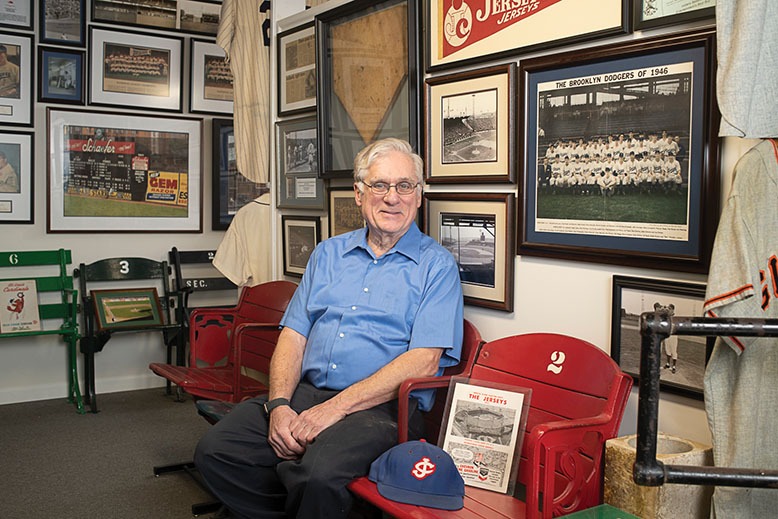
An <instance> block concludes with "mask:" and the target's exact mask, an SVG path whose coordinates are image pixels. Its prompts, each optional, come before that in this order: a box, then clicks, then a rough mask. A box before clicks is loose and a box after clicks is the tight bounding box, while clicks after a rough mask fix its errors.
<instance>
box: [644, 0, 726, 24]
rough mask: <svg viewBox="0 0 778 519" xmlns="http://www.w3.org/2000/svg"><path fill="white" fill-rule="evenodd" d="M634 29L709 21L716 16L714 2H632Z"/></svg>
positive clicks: (678, 0) (682, 0) (708, 0)
mask: <svg viewBox="0 0 778 519" xmlns="http://www.w3.org/2000/svg"><path fill="white" fill-rule="evenodd" d="M633 1H634V2H635V5H634V8H633V13H634V15H635V29H636V30H642V29H653V28H654V27H663V26H665V25H678V24H682V23H689V22H696V21H698V20H706V19H710V20H711V22H712V21H713V18H714V17H715V16H716V0H694V1H692V2H688V1H686V0H633Z"/></svg>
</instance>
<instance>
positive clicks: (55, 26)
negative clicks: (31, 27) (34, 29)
mask: <svg viewBox="0 0 778 519" xmlns="http://www.w3.org/2000/svg"><path fill="white" fill-rule="evenodd" d="M30 3H32V0H30ZM38 7H39V11H38V13H39V17H38V22H39V23H38V28H39V29H38V41H39V42H40V43H51V44H54V45H65V46H69V47H83V46H84V45H85V44H86V0H39V3H38ZM50 7H51V8H50Z"/></svg>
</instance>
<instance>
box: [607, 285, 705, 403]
mask: <svg viewBox="0 0 778 519" xmlns="http://www.w3.org/2000/svg"><path fill="white" fill-rule="evenodd" d="M704 301H705V285H704V284H702V283H683V282H679V281H667V280H659V279H646V278H633V277H627V276H613V309H612V311H611V357H613V360H615V361H616V362H617V363H618V364H619V366H620V367H621V369H622V370H624V372H625V373H628V374H630V375H632V377H633V378H634V379H635V381H636V383H637V380H638V379H639V375H640V349H641V341H642V336H641V335H640V327H639V325H640V315H641V314H642V313H644V312H655V311H667V312H668V313H669V314H670V315H678V316H684V317H695V316H697V317H701V316H702V315H703V312H702V305H703V303H704ZM714 342H715V337H702V336H701V337H695V336H687V335H671V336H669V337H668V338H667V339H665V340H664V341H663V344H662V351H661V365H662V368H661V370H660V377H659V386H660V388H662V389H664V390H667V391H668V392H672V393H678V394H681V395H685V396H690V397H692V398H696V399H698V400H702V394H703V377H704V375H705V366H706V365H707V363H708V359H710V355H711V352H712V351H713V344H714Z"/></svg>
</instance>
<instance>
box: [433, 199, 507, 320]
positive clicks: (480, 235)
mask: <svg viewBox="0 0 778 519" xmlns="http://www.w3.org/2000/svg"><path fill="white" fill-rule="evenodd" d="M424 229H425V232H426V233H427V234H428V235H429V236H430V237H431V238H432V239H434V240H435V241H437V242H438V243H440V244H441V245H443V246H444V247H445V248H446V249H448V250H449V252H451V254H452V255H453V256H454V258H455V259H456V261H457V264H458V265H459V275H460V278H461V280H462V292H463V295H464V301H465V304H469V305H473V306H482V307H485V308H491V309H492V310H501V311H503V312H512V311H513V279H514V268H515V255H514V251H515V250H516V249H515V236H516V198H515V196H514V195H513V193H424Z"/></svg>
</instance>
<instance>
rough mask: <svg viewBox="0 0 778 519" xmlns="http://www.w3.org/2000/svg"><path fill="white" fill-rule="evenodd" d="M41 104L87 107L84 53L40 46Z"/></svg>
mask: <svg viewBox="0 0 778 519" xmlns="http://www.w3.org/2000/svg"><path fill="white" fill-rule="evenodd" d="M38 101H39V102H41V103H64V104H73V105H83V104H84V51H82V50H67V49H59V48H55V47H43V46H38Z"/></svg>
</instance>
